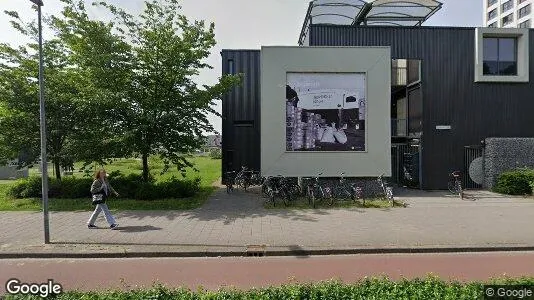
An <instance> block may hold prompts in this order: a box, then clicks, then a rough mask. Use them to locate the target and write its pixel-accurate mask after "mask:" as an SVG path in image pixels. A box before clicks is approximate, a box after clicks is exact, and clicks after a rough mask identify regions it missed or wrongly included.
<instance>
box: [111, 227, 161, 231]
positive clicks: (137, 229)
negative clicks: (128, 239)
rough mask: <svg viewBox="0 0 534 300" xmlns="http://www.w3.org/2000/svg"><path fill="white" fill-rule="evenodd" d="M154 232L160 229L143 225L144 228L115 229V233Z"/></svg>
mask: <svg viewBox="0 0 534 300" xmlns="http://www.w3.org/2000/svg"><path fill="white" fill-rule="evenodd" d="M154 230H161V228H160V227H155V226H152V225H144V226H119V227H118V228H117V231H121V232H146V231H154Z"/></svg>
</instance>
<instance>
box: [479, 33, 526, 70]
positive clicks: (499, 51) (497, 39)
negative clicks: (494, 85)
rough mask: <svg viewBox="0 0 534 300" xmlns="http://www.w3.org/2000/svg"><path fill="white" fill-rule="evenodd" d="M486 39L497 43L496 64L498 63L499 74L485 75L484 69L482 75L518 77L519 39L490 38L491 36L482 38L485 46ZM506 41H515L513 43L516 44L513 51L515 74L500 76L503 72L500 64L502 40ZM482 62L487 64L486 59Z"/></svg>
mask: <svg viewBox="0 0 534 300" xmlns="http://www.w3.org/2000/svg"><path fill="white" fill-rule="evenodd" d="M486 39H495V40H496V41H497V44H496V46H497V60H496V62H497V74H485V73H484V69H482V74H483V75H484V76H517V72H518V70H517V64H518V59H517V58H518V54H517V52H518V47H517V43H518V41H517V38H515V37H490V36H488V37H483V38H482V43H483V44H484V42H485V40H486ZM504 39H506V40H513V42H514V49H513V53H514V60H513V62H514V63H515V74H500V72H501V66H500V64H501V40H504ZM482 61H483V63H484V62H486V60H485V59H484V57H482Z"/></svg>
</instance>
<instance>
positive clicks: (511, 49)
mask: <svg viewBox="0 0 534 300" xmlns="http://www.w3.org/2000/svg"><path fill="white" fill-rule="evenodd" d="M529 32H530V30H529V29H526V28H487V27H486V28H476V29H475V62H476V63H475V82H522V83H526V82H529V74H530V71H529V69H530V63H529V61H530V59H529V41H530V39H529Z"/></svg>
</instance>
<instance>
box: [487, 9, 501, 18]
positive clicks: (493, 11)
mask: <svg viewBox="0 0 534 300" xmlns="http://www.w3.org/2000/svg"><path fill="white" fill-rule="evenodd" d="M492 13H495V14H494V15H493V16H492V15H491V14H492ZM498 15H499V13H498V8H494V9H492V10H490V11H488V21H489V20H493V19H495V18H496V17H497V16H498Z"/></svg>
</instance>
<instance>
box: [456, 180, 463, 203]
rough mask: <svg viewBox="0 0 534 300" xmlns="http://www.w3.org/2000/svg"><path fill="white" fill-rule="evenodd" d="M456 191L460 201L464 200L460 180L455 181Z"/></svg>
mask: <svg viewBox="0 0 534 300" xmlns="http://www.w3.org/2000/svg"><path fill="white" fill-rule="evenodd" d="M456 189H457V190H458V196H459V197H460V199H464V189H463V188H462V182H460V180H457V181H456Z"/></svg>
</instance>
